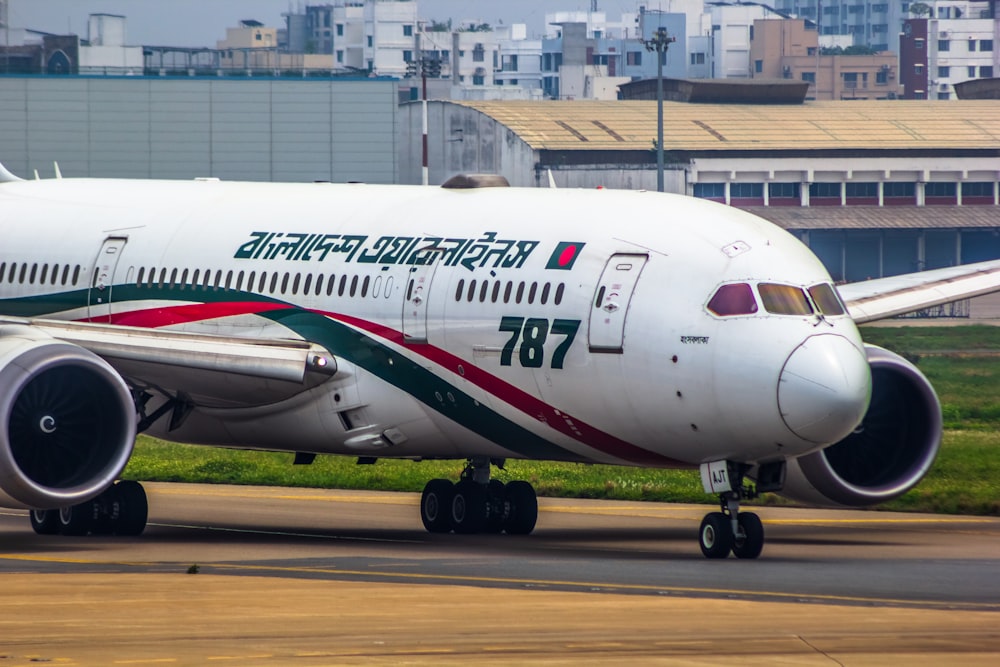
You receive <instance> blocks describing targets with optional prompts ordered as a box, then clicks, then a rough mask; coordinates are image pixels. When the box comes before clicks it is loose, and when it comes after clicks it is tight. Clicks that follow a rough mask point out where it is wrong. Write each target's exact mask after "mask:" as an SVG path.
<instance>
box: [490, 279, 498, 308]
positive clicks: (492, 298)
mask: <svg viewBox="0 0 1000 667" xmlns="http://www.w3.org/2000/svg"><path fill="white" fill-rule="evenodd" d="M499 298H500V281H499V280H498V281H496V282H495V283H493V294H491V295H490V301H492V302H493V303H496V302H497V299H499Z"/></svg>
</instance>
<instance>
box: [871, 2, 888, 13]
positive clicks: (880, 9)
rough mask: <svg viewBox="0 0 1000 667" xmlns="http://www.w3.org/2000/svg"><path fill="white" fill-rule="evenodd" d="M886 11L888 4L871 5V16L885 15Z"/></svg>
mask: <svg viewBox="0 0 1000 667" xmlns="http://www.w3.org/2000/svg"><path fill="white" fill-rule="evenodd" d="M887 11H889V4H888V3H881V2H880V3H878V4H873V5H872V13H873V14H885V13H886V12H887Z"/></svg>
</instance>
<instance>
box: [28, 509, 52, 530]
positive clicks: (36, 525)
mask: <svg viewBox="0 0 1000 667" xmlns="http://www.w3.org/2000/svg"><path fill="white" fill-rule="evenodd" d="M28 514H29V516H30V517H31V528H32V529H33V530H34V531H35V533H37V534H38V535H58V534H59V510H31V511H30V512H29V513H28Z"/></svg>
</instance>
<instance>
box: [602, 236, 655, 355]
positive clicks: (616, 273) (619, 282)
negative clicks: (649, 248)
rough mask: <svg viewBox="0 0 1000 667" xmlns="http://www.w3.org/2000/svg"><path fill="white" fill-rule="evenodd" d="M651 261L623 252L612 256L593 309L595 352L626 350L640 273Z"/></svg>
mask: <svg viewBox="0 0 1000 667" xmlns="http://www.w3.org/2000/svg"><path fill="white" fill-rule="evenodd" d="M648 259H649V257H648V256H647V255H634V254H624V253H623V254H615V255H612V256H611V258H610V259H609V260H608V263H607V264H605V266H604V271H603V272H602V273H601V280H600V282H598V284H597V291H596V292H595V294H594V301H593V303H592V304H591V309H590V323H589V328H588V337H589V338H588V341H589V344H590V350H591V352H612V353H614V352H622V351H623V350H624V349H625V318H626V316H627V315H628V308H629V303H631V301H632V293H633V292H634V291H635V285H636V283H637V282H639V274H640V273H642V267H644V266H645V265H646V261H647V260H648Z"/></svg>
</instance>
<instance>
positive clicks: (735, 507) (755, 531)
mask: <svg viewBox="0 0 1000 667" xmlns="http://www.w3.org/2000/svg"><path fill="white" fill-rule="evenodd" d="M720 463H721V464H724V465H725V467H724V468H722V467H719V466H718V465H717V464H711V465H712V466H714V469H711V468H709V469H707V470H708V475H709V478H708V481H707V482H706V484H705V488H706V490H709V491H710V490H712V488H713V487H721V488H725V489H726V490H724V491H720V493H719V502H720V505H721V510H722V511H720V512H709V513H708V514H706V515H705V518H704V519H702V521H701V528H700V530H699V532H698V544H699V545H700V546H701V553H702V554H704V556H705V558H726V557H727V556H729V552H732V553H733V555H734V556H736V557H737V558H756V557H757V556H759V555H760V552H761V550H762V549H763V548H764V526H763V524H762V523H761V521H760V517H758V516H757V515H756V514H754V513H752V512H740V501H741V500H752V499H754V498H756V497H757V490H756V489H755V488H754V487H753V486H752V485H749V484H747V483H746V482H745V480H744V476H745V475H746V472H747V470H749V466H747V465H745V464H741V463H727V462H720ZM705 471H706V468H705V467H704V466H703V480H705ZM713 482H714V484H713Z"/></svg>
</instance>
